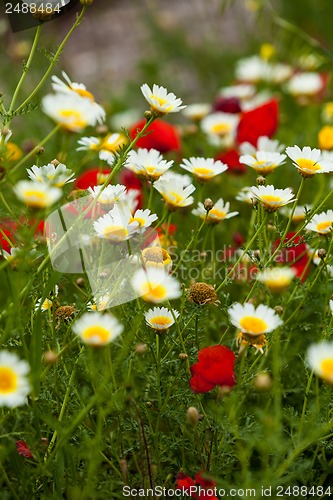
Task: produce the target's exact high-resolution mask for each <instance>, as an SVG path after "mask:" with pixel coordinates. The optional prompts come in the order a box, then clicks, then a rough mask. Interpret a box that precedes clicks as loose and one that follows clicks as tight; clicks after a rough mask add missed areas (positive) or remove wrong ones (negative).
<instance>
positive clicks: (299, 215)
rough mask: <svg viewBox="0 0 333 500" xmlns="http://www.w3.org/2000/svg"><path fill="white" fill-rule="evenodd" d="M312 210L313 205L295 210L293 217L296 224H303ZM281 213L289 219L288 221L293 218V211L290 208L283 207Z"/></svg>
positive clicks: (298, 207)
mask: <svg viewBox="0 0 333 500" xmlns="http://www.w3.org/2000/svg"><path fill="white" fill-rule="evenodd" d="M311 209H312V205H300V206H297V207H296V208H295V211H294V213H293V216H292V221H293V222H295V223H296V224H297V223H298V222H302V221H303V220H304V219H305V216H306V214H307V213H308V212H310V210H311ZM280 213H281V214H282V215H284V216H285V217H287V218H288V219H289V218H290V217H291V213H292V209H291V208H290V207H283V208H282V209H281V210H280Z"/></svg>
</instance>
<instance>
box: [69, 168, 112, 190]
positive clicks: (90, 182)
mask: <svg viewBox="0 0 333 500" xmlns="http://www.w3.org/2000/svg"><path fill="white" fill-rule="evenodd" d="M110 172H111V169H110V168H103V169H102V170H101V169H100V168H91V169H89V170H86V171H85V172H83V174H81V175H80V176H79V177H78V178H77V179H76V182H75V187H76V188H77V189H88V188H89V187H94V186H98V185H99V184H103V182H104V180H105V178H104V179H103V177H105V176H107V175H109V174H110Z"/></svg>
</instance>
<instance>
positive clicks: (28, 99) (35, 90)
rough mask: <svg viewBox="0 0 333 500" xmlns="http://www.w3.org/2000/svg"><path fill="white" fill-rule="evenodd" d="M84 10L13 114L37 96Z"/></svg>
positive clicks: (80, 19)
mask: <svg viewBox="0 0 333 500" xmlns="http://www.w3.org/2000/svg"><path fill="white" fill-rule="evenodd" d="M86 9H87V7H86V6H85V5H84V6H83V7H82V10H81V12H80V14H79V15H78V16H77V17H76V20H75V23H74V24H73V26H72V27H71V29H70V30H69V32H68V33H67V35H66V36H65V38H64V39H63V41H62V42H61V44H60V45H59V47H58V49H57V51H56V53H55V54H54V56H53V57H52V60H51V63H50V65H49V67H48V68H47V70H46V72H45V73H44V76H43V77H42V79H41V80H40V82H39V83H38V85H36V87H35V89H34V90H33V91H32V92H31V94H30V95H29V96H28V97H27V98H26V100H25V101H24V102H23V103H22V104H21V105H20V106H19V107H18V108H17V109H16V110H15V114H17V113H19V112H20V111H21V110H22V109H23V108H24V107H25V106H26V105H27V104H28V102H29V101H31V99H32V98H33V97H34V96H35V95H36V94H37V92H38V91H39V89H40V88H41V87H42V86H43V84H44V82H45V80H46V79H47V77H48V76H49V74H50V72H51V71H52V69H53V67H54V66H55V64H56V62H57V60H58V58H59V56H60V54H61V53H62V51H63V48H64V46H65V45H66V43H67V41H68V39H69V38H70V36H71V35H72V33H73V31H74V30H75V29H76V28H77V27H78V26H79V24H80V22H81V21H82V18H83V16H84V13H85V11H86Z"/></svg>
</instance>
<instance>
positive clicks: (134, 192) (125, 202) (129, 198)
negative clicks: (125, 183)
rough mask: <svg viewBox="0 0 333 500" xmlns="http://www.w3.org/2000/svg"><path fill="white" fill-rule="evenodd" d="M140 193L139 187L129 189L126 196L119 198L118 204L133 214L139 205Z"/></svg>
mask: <svg viewBox="0 0 333 500" xmlns="http://www.w3.org/2000/svg"><path fill="white" fill-rule="evenodd" d="M140 194H141V193H140V191H139V190H138V189H129V191H127V193H126V196H123V197H121V198H120V199H119V200H118V202H117V205H118V206H119V208H121V209H123V210H129V211H130V212H131V214H133V213H134V211H135V209H136V207H137V205H138V196H139V195H140Z"/></svg>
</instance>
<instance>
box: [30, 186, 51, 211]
mask: <svg viewBox="0 0 333 500" xmlns="http://www.w3.org/2000/svg"><path fill="white" fill-rule="evenodd" d="M24 200H25V203H26V204H27V205H28V206H30V207H38V208H43V207H45V206H46V204H47V200H48V198H47V196H46V194H45V193H42V192H40V191H33V190H30V191H25V193H24Z"/></svg>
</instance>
